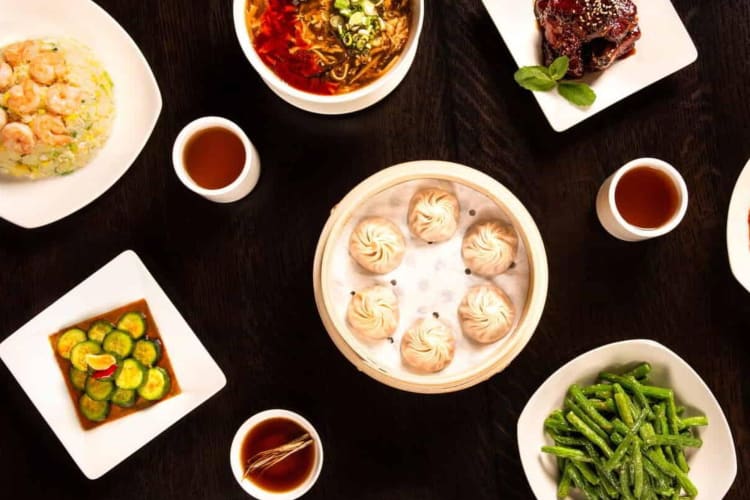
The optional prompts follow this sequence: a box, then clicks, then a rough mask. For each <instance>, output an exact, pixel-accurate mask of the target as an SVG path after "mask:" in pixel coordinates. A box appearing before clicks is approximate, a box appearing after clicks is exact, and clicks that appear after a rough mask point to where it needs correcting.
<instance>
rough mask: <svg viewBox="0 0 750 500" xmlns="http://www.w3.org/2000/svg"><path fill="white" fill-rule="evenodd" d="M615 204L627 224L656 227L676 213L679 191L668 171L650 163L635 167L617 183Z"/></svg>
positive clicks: (666, 221) (644, 227)
mask: <svg viewBox="0 0 750 500" xmlns="http://www.w3.org/2000/svg"><path fill="white" fill-rule="evenodd" d="M615 204H616V205H617V210H618V211H619V212H620V215H622V217H623V219H625V220H626V221H627V222H628V223H629V224H632V225H634V226H638V227H640V228H643V229H656V228H659V227H662V226H663V225H665V224H666V223H668V222H669V221H670V220H671V219H672V217H674V215H675V214H676V213H677V210H678V209H679V206H680V193H679V191H678V190H677V186H675V183H674V181H673V180H672V178H671V177H670V176H669V175H668V174H666V173H664V172H662V171H661V170H658V169H656V168H653V167H646V166H643V167H636V168H634V169H632V170H630V171H628V172H626V173H625V175H623V176H622V177H621V178H620V181H619V182H618V183H617V187H616V188H615Z"/></svg>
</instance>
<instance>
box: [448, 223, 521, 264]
mask: <svg viewBox="0 0 750 500" xmlns="http://www.w3.org/2000/svg"><path fill="white" fill-rule="evenodd" d="M517 252H518V236H517V235H516V232H515V231H514V230H513V228H512V227H511V226H510V225H508V224H505V223H503V222H500V221H487V222H478V223H476V224H474V225H473V226H471V227H470V228H469V230H468V231H466V234H465V235H464V241H463V244H462V245H461V255H462V256H463V259H464V264H466V267H468V268H469V269H470V270H471V272H472V273H474V274H478V275H479V276H484V277H487V278H491V277H493V276H497V275H498V274H502V273H504V272H505V271H507V270H508V268H509V267H510V265H511V264H512V263H513V261H514V260H515V258H516V253H517Z"/></svg>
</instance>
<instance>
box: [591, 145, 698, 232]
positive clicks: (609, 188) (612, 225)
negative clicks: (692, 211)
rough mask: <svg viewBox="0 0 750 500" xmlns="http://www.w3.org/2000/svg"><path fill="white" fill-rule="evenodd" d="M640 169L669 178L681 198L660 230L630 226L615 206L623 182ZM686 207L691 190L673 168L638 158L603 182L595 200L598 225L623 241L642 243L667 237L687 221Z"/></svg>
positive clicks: (659, 162) (665, 164)
mask: <svg viewBox="0 0 750 500" xmlns="http://www.w3.org/2000/svg"><path fill="white" fill-rule="evenodd" d="M638 167H650V168H653V169H656V170H659V171H661V172H663V173H665V174H667V176H668V177H669V178H670V180H671V181H672V183H673V184H674V187H675V188H676V189H677V194H678V196H679V202H678V206H677V210H676V211H675V213H674V214H673V215H672V218H671V219H669V220H668V221H667V222H666V223H665V224H662V225H661V226H659V227H657V228H642V227H638V226H635V225H633V224H630V223H629V222H628V221H626V220H625V218H624V217H623V216H622V214H620V211H619V210H618V208H617V203H616V202H615V191H616V190H617V184H618V183H619V182H620V179H622V176H623V175H625V174H626V173H627V172H629V171H631V170H633V169H635V168H638ZM687 206H688V190H687V185H685V180H684V179H683V178H682V176H681V175H680V173H679V172H678V171H677V169H675V168H674V167H673V166H672V165H670V164H669V163H667V162H665V161H662V160H657V159H656V158H638V159H636V160H633V161H631V162H628V163H626V164H625V165H623V166H622V167H620V168H619V169H618V170H617V171H616V172H615V173H614V174H612V175H611V176H610V177H609V178H608V179H607V180H606V181H604V184H602V187H601V188H600V189H599V193H598V194H597V196H596V214H597V215H598V216H599V222H601V223H602V226H604V229H606V230H607V232H608V233H609V234H611V235H612V236H614V237H615V238H618V239H621V240H623V241H643V240H647V239H651V238H656V237H657V236H662V235H665V234H667V233H668V232H670V231H671V230H673V229H674V228H675V227H677V225H678V224H679V223H680V222H681V221H682V219H683V217H685V212H686V211H687Z"/></svg>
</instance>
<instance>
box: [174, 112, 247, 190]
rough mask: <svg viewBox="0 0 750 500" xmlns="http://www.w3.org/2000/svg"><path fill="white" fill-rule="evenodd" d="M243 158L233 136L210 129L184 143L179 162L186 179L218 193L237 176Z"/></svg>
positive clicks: (242, 164) (240, 146) (234, 135)
mask: <svg viewBox="0 0 750 500" xmlns="http://www.w3.org/2000/svg"><path fill="white" fill-rule="evenodd" d="M245 155H246V152H245V146H244V145H243V144H242V140H240V138H239V137H237V135H236V134H235V133H234V132H232V131H231V130H228V129H225V128H223V127H212V128H208V129H206V130H202V131H200V132H198V133H196V134H195V135H194V136H193V137H191V138H190V140H188V142H187V145H186V146H185V152H184V153H183V162H184V163H185V169H186V170H187V172H188V174H189V175H190V177H191V178H192V179H193V180H194V181H195V183H196V184H198V185H199V186H200V187H202V188H205V189H221V188H223V187H226V186H228V185H230V184H231V183H232V182H234V181H235V180H237V177H239V176H240V173H241V172H242V168H243V167H244V166H245Z"/></svg>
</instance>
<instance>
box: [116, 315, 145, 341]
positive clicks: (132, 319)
mask: <svg viewBox="0 0 750 500" xmlns="http://www.w3.org/2000/svg"><path fill="white" fill-rule="evenodd" d="M117 328H119V329H120V330H125V331H126V332H128V333H130V335H132V336H133V338H134V339H136V340H137V339H139V338H141V337H143V336H144V335H145V334H146V329H147V326H146V315H145V314H143V313H141V312H138V311H131V312H127V313H125V314H123V315H122V317H121V318H120V321H118V322H117Z"/></svg>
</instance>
